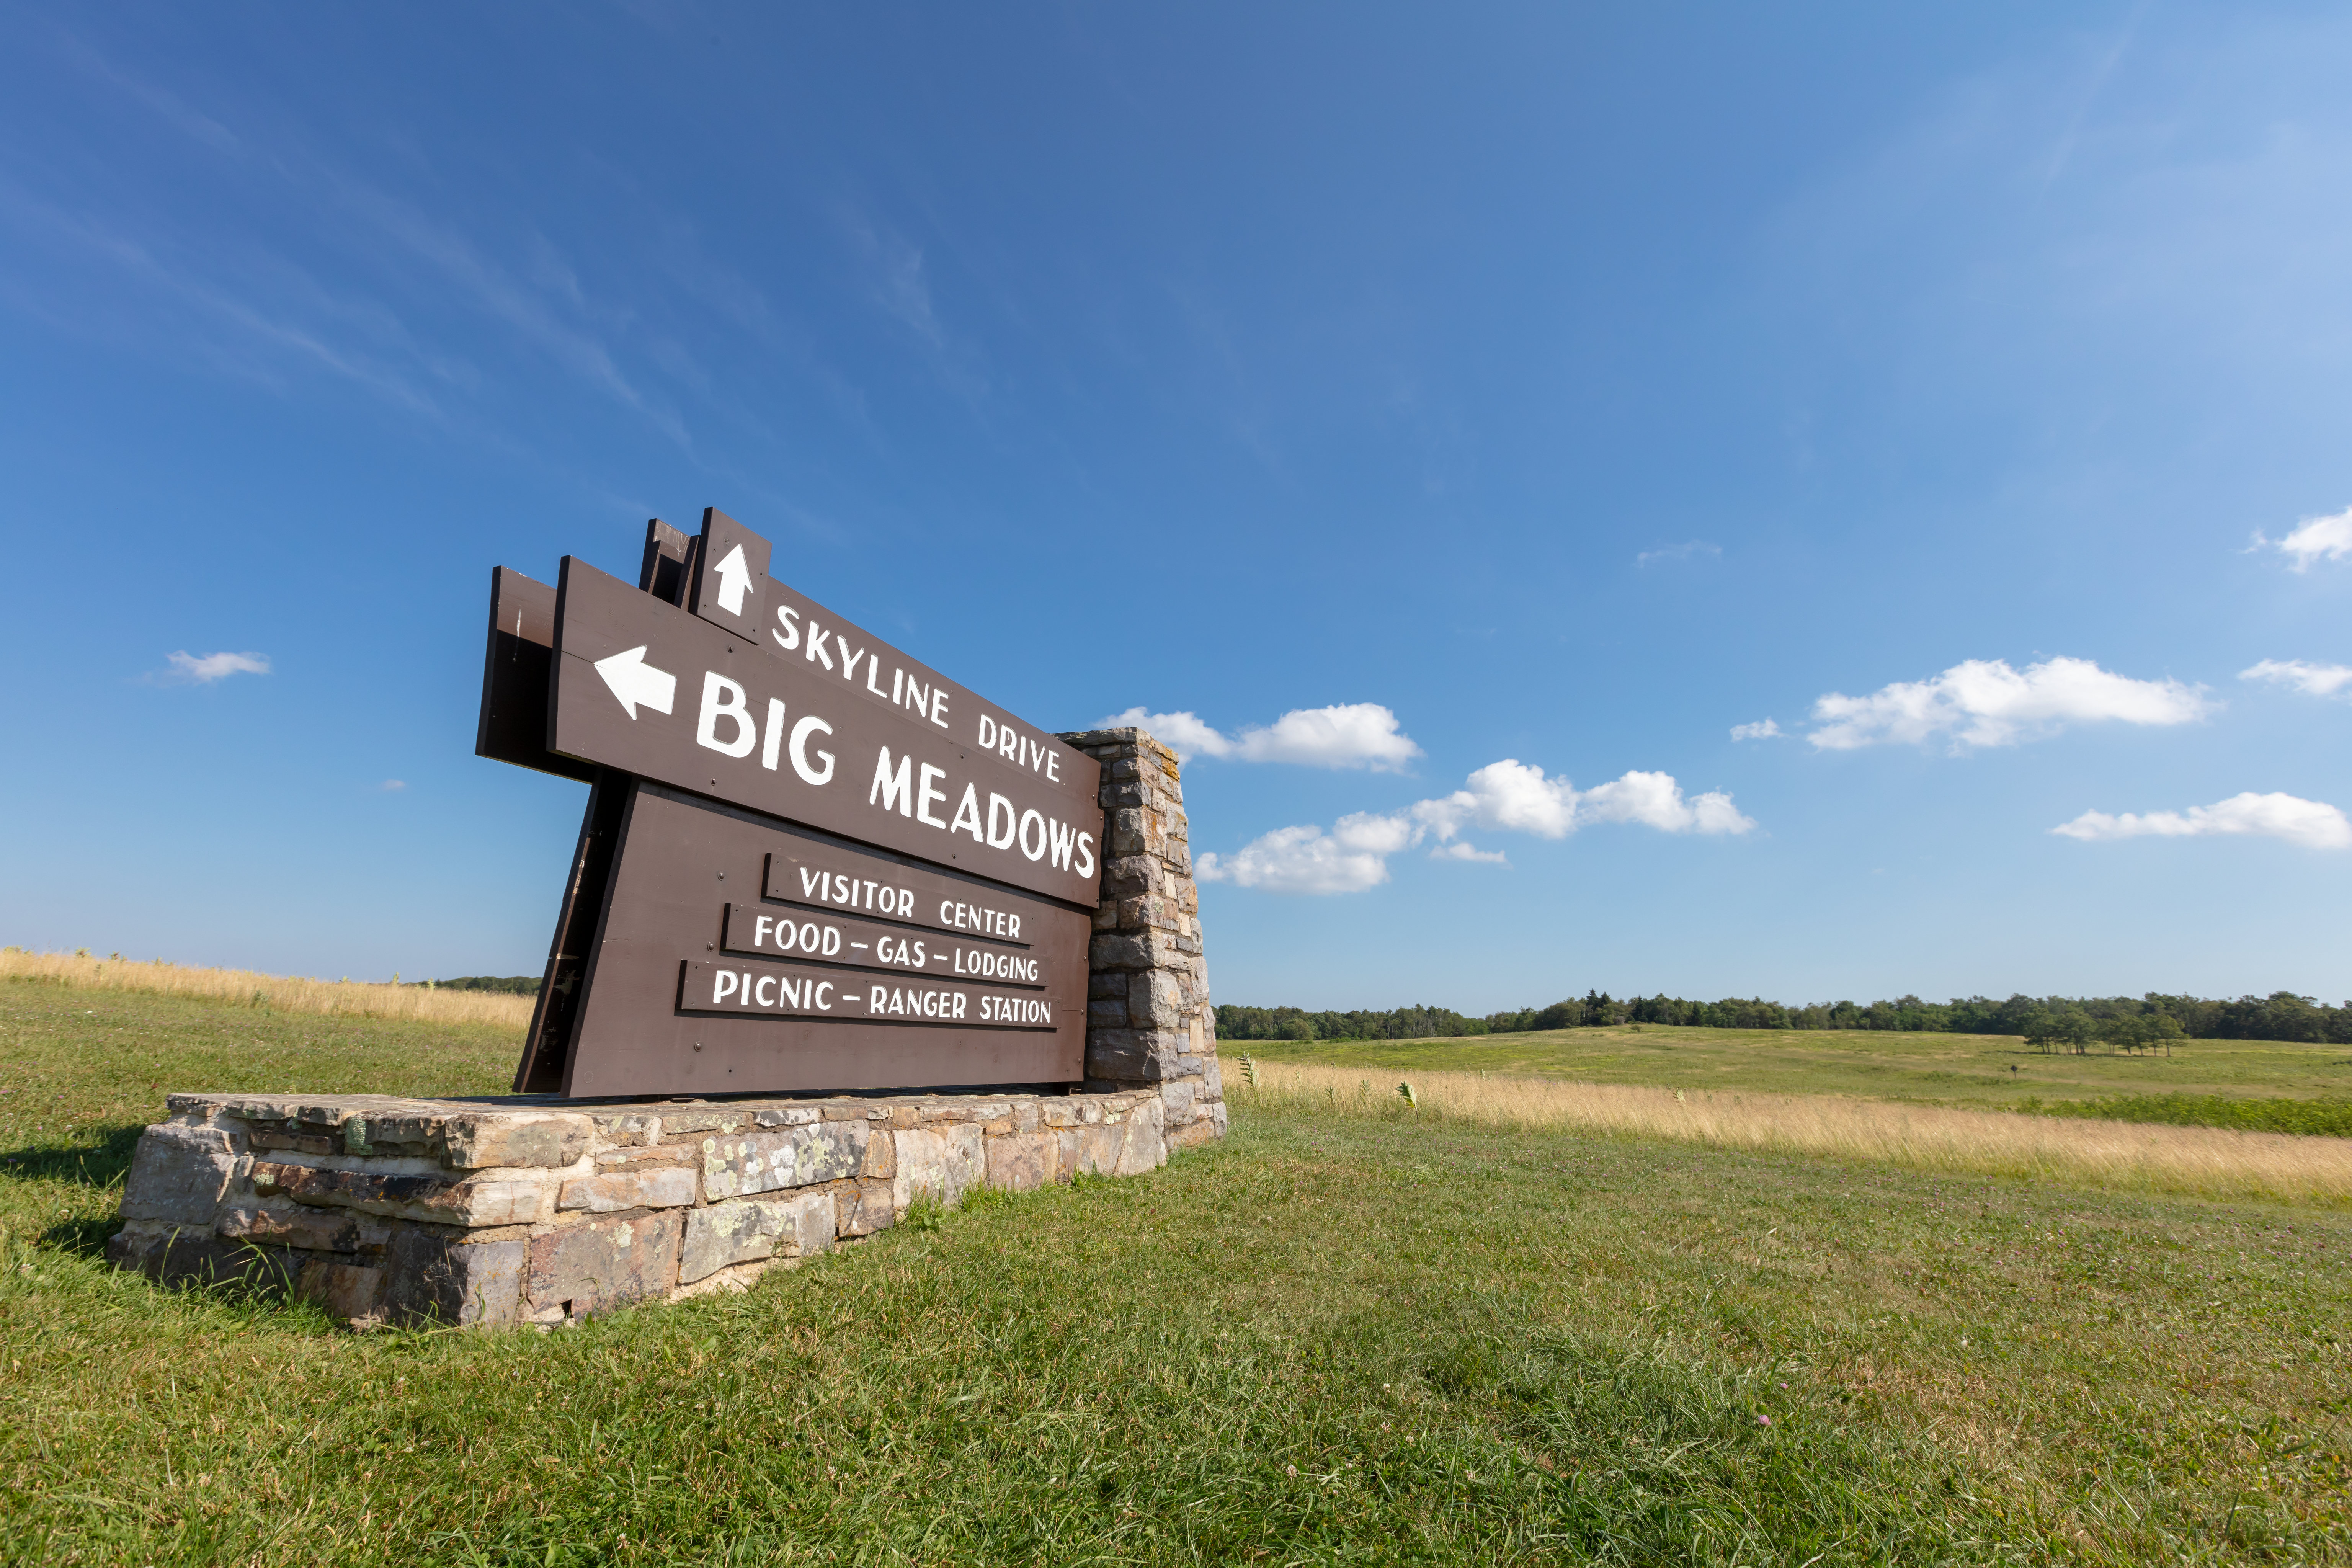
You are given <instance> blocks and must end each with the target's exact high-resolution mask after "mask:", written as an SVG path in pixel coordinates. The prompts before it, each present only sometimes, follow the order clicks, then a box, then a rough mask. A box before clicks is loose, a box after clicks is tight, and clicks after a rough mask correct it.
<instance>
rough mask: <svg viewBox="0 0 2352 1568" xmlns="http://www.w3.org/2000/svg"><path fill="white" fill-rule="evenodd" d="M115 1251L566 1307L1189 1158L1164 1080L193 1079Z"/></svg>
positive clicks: (443, 1295) (251, 1273)
mask: <svg viewBox="0 0 2352 1568" xmlns="http://www.w3.org/2000/svg"><path fill="white" fill-rule="evenodd" d="M169 1104H170V1110H171V1117H170V1120H168V1121H163V1122H159V1123H158V1124H156V1125H155V1126H152V1127H150V1128H148V1129H147V1131H146V1132H145V1133H144V1134H143V1135H142V1137H141V1138H140V1140H139V1148H138V1152H137V1153H136V1154H135V1155H134V1156H133V1158H132V1161H131V1175H130V1179H129V1181H128V1182H127V1183H126V1184H124V1187H123V1195H122V1216H123V1219H124V1221H125V1223H124V1225H123V1227H122V1229H121V1231H120V1232H118V1233H117V1234H116V1236H115V1237H114V1238H113V1239H112V1240H111V1241H110V1242H109V1243H108V1244H107V1256H108V1257H109V1258H110V1259H112V1260H113V1261H114V1262H115V1263H116V1264H118V1265H120V1266H121V1267H123V1268H138V1269H141V1270H142V1271H144V1272H146V1273H147V1274H150V1275H152V1276H153V1277H154V1278H156V1279H165V1280H173V1281H177V1280H191V1279H192V1280H200V1281H208V1282H218V1281H223V1280H227V1279H247V1280H250V1281H252V1282H254V1283H256V1284H257V1285H260V1286H264V1287H267V1288H273V1289H290V1290H292V1291H294V1292H296V1293H298V1294H299V1295H302V1296H305V1297H308V1298H310V1299H312V1300H318V1301H320V1302H321V1303H322V1304H323V1305H324V1306H325V1307H326V1308H327V1310H329V1311H330V1312H331V1313H333V1314H334V1315H335V1316H337V1317H339V1318H342V1319H344V1320H347V1321H350V1322H351V1323H352V1324H353V1326H355V1327H363V1326H367V1325H370V1324H374V1323H381V1322H401V1323H406V1322H426V1321H439V1322H451V1323H465V1324H483V1325H488V1324H499V1323H542V1324H554V1323H561V1322H563V1321H567V1320H570V1319H576V1318H581V1317H584V1316H586V1315H588V1314H589V1313H592V1312H595V1311H600V1310H606V1309H609V1308H612V1307H616V1306H622V1305H625V1304H627V1303H630V1302H634V1301H662V1300H681V1299H683V1298H685V1297H688V1296H696V1295H700V1294H702V1293H704V1292H706V1291H709V1290H719V1289H740V1288H741V1287H743V1286H745V1285H748V1284H750V1283H751V1281H752V1280H753V1279H757V1278H758V1277H759V1276H760V1274H761V1272H763V1271H764V1270H766V1269H769V1268H776V1267H786V1268H789V1267H792V1266H793V1265H794V1264H795V1263H797V1262H798V1261H799V1260H800V1259H802V1258H807V1257H810V1256H812V1255H814V1254H815V1253H820V1252H824V1251H827V1250H829V1249H830V1248H832V1247H835V1246H836V1245H837V1244H839V1243H841V1242H843V1241H846V1240H852V1239H855V1238H856V1237H863V1236H866V1235H870V1234H872V1233H873V1232H875V1231H877V1230H882V1229H885V1228H887V1227H888V1226H891V1225H893V1224H896V1223H897V1222H898V1220H900V1219H903V1218H904V1217H905V1216H906V1215H907V1212H908V1208H909V1207H910V1206H911V1205H914V1204H915V1203H916V1202H918V1201H919V1200H920V1199H923V1198H926V1197H929V1198H934V1199H937V1200H938V1201H939V1202H940V1203H942V1204H946V1205H952V1204H954V1203H955V1202H957V1201H958V1200H959V1199H961V1197H962V1195H963V1194H965V1193H966V1192H968V1191H970V1190H971V1189H972V1188H975V1187H982V1186H987V1187H995V1188H1001V1189H1003V1190H1005V1191H1008V1192H1023V1191H1027V1190H1030V1189H1033V1188H1036V1187H1042V1186H1044V1185H1045V1184H1047V1183H1049V1182H1067V1181H1069V1180H1070V1179H1071V1178H1073V1177H1074V1176H1076V1175H1078V1174H1081V1173H1100V1174H1103V1175H1115V1176H1130V1175H1138V1174H1140V1173H1143V1172H1146V1171H1150V1170H1154V1169H1157V1168H1158V1167H1159V1166H1160V1165H1161V1164H1163V1163H1166V1161H1167V1158H1168V1143H1169V1139H1168V1136H1167V1130H1166V1123H1165V1120H1164V1116H1163V1112H1162V1109H1161V1099H1160V1095H1159V1094H1158V1093H1156V1092H1153V1091H1151V1090H1149V1089H1125V1090H1118V1091H1115V1092H1109V1093H1080V1094H1071V1095H1059V1094H1045V1095H1039V1094H1008V1095H908V1096H899V1097H893V1098H889V1099H865V1098H860V1097H854V1096H836V1097H834V1098H830V1099H825V1100H782V1099H777V1100H726V1101H679V1100H665V1101H658V1102H648V1103H646V1104H642V1105H607V1104H598V1105H593V1106H582V1107H577V1108H573V1107H568V1106H566V1105H564V1104H562V1102H560V1101H540V1102H536V1103H534V1102H533V1101H531V1100H479V1101H466V1100H403V1099H398V1098H394V1097H391V1096H385V1095H345V1096H336V1097H326V1098H317V1097H308V1096H293V1095H226V1094H175V1095H173V1096H172V1097H171V1100H170V1102H169Z"/></svg>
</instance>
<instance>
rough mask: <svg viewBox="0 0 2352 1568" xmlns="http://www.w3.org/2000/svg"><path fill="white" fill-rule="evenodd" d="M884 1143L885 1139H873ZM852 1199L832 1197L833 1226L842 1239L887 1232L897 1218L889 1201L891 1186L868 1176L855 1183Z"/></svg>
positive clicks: (890, 1200) (838, 1196)
mask: <svg viewBox="0 0 2352 1568" xmlns="http://www.w3.org/2000/svg"><path fill="white" fill-rule="evenodd" d="M877 1142H887V1140H877ZM855 1185H856V1198H855V1200H854V1201H847V1202H845V1201H844V1194H841V1193H838V1192H836V1193H835V1194H834V1205H835V1209H834V1223H835V1225H836V1226H838V1227H839V1229H840V1232H841V1234H842V1235H844V1236H871V1235H873V1234H874V1233H875V1232H876V1231H877V1230H887V1229H889V1228H890V1226H891V1223H892V1222H893V1221H894V1220H896V1219H897V1218H898V1207H897V1205H896V1204H895V1203H894V1202H893V1198H892V1187H893V1185H894V1184H893V1183H891V1182H890V1181H888V1180H887V1179H881V1178H877V1177H872V1176H867V1177H865V1178H862V1179H861V1180H859V1181H858V1182H857V1183H856V1184H855Z"/></svg>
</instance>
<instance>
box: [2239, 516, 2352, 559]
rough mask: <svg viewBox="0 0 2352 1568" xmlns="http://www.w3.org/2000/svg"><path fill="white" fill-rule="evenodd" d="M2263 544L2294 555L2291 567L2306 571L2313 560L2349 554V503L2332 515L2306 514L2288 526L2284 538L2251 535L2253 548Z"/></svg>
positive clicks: (2351, 542)
mask: <svg viewBox="0 0 2352 1568" xmlns="http://www.w3.org/2000/svg"><path fill="white" fill-rule="evenodd" d="M2264 545H2268V546H2269V547H2270V548H2271V549H2273V550H2275V551H2277V552H2279V553H2280V554H2282V555H2292V556H2294V569H2295V570H2296V571H2298V572H2308V571H2310V570H2311V568H2312V564H2313V563H2315V562H2319V561H2341V560H2343V559H2344V558H2345V557H2346V556H2347V555H2352V507H2346V508H2345V509H2344V510H2342V511H2339V512H2337V513H2336V514H2335V515H2334V516H2332V517H2314V518H2306V519H2305V520H2304V521H2302V522H2300V523H2298V524H2296V525H2295V526H2294V528H2293V529H2291V530H2289V531H2288V532H2287V536H2286V537H2285V538H2284V539H2268V538H2265V537H2263V535H2262V534H2259V533H2257V534H2255V535H2254V548H2255V549H2257V550H2259V549H2261V548H2263V546H2264Z"/></svg>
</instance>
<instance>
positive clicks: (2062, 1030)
mask: <svg viewBox="0 0 2352 1568" xmlns="http://www.w3.org/2000/svg"><path fill="white" fill-rule="evenodd" d="M1608 1024H1685V1025H1696V1026H1702V1027H1706V1028H1713V1029H1887V1030H1896V1031H1902V1032H1906V1033H1927V1034H1951V1035H2016V1036H2020V1037H2022V1038H2024V1039H2025V1040H2026V1041H2027V1042H2028V1043H2029V1044H2031V1045H2032V1046H2034V1047H2036V1048H2038V1049H2042V1050H2049V1051H2082V1050H2087V1049H2089V1048H2090V1047H2091V1046H2092V1045H2093V1044H2102V1045H2106V1046H2109V1047H2114V1048H2116V1049H2121V1050H2135V1051H2136V1050H2141V1049H2163V1048H2166V1047H2167V1046H2168V1043H2169V1042H2171V1041H2173V1040H2179V1039H2198V1040H2293V1041H2301V1042H2306V1043H2310V1044H2331V1043H2332V1044H2337V1045H2352V1001H2347V1002H2346V1003H2345V1004H2344V1005H2341V1006H2336V1007H2329V1006H2324V1005H2321V1004H2320V1003H2319V1002H2317V1001H2316V1000H2315V999H2314V998H2312V997H2309V996H2298V995H2296V994H2294V993H2293V992H2291V991H2274V992H2273V993H2271V994H2269V995H2268V996H2241V997H2239V998H2238V999H2237V1000H2236V1001H2234V1002H2230V1001H2211V1000H2208V999H2207V998H2204V997H2201V996H2170V995H2166V994H2163V993H2161V992H2156V991H2151V992H2149V993H2148V994H2146V995H2145V996H2081V997H2077V996H2025V995H2015V996H2011V997H2010V998H2008V999H2007V1000H2006V1001H2000V1002H1996V1001H1994V1000H1993V999H1992V998H1991V997H1990V996H1969V997H1960V998H1955V999H1954V1000H1952V1001H1949V1002H1923V1001H1921V1000H1920V999H1919V998H1918V997H1916V996H1899V997H1897V998H1895V1000H1894V1001H1892V1002H1873V1003H1871V1004H1869V1005H1867V1006H1864V1005H1857V1004H1855V1003H1853V1002H1816V1003H1812V1004H1811V1005H1806V1006H1801V1007H1791V1006H1788V1005H1784V1004H1782V1003H1779V1002H1767V1001H1765V1000H1764V999H1763V998H1761V997H1757V996H1748V997H1739V996H1727V997H1725V998H1724V999H1723V1000H1721V1001H1719V1002H1695V1001H1687V1000H1685V999H1684V998H1682V997H1680V996H1668V995H1665V994H1663V993H1662V994H1658V995H1656V996H1633V997H1627V998H1624V999H1622V1000H1620V999H1619V998H1616V997H1613V996H1611V995H1610V994H1608V993H1607V992H1605V991H1588V992H1586V993H1585V994H1584V995H1583V997H1582V998H1581V999H1576V998H1571V999H1570V1000H1568V1001H1565V1002H1555V1003H1553V1004H1552V1005H1550V1006H1549V1007H1525V1008H1520V1009H1518V1010H1517V1011H1515V1012H1511V1011H1507V1012H1501V1013H1489V1014H1487V1015H1486V1016H1485V1017H1483V1018H1474V1017H1470V1016H1467V1015H1465V1014H1461V1013H1456V1012H1454V1010H1453V1009H1452V1008H1450V1007H1431V1006H1427V1005H1423V1006H1415V1007H1399V1008H1396V1009H1395V1010H1393V1011H1391V1012H1386V1013H1382V1012H1377V1011H1370V1012H1367V1011H1358V1012H1348V1013H1310V1012H1308V1011H1307V1010H1306V1009H1304V1008H1300V1007H1244V1006H1238V1005H1224V1006H1221V1007H1219V1008H1218V1009H1217V1037H1219V1038H1220V1039H1225V1040H1406V1039H1419V1038H1423V1037H1431V1036H1455V1035H1507V1034H1521V1033H1525V1032H1527V1031H1529V1030H1533V1029H1577V1028H1584V1027H1587V1026H1594V1025H1608Z"/></svg>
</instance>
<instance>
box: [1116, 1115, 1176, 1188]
mask: <svg viewBox="0 0 2352 1568" xmlns="http://www.w3.org/2000/svg"><path fill="white" fill-rule="evenodd" d="M1118 1129H1119V1131H1120V1132H1121V1133H1122V1134H1124V1136H1123V1137H1122V1138H1121V1139H1120V1141H1119V1150H1118V1164H1117V1165H1116V1166H1115V1167H1113V1168H1112V1171H1111V1174H1112V1175H1114V1176H1139V1175H1141V1174H1143V1173H1145V1172H1146V1171H1155V1170H1158V1169H1159V1168H1160V1166H1162V1165H1164V1164H1166V1163H1168V1142H1167V1136H1166V1122H1165V1121H1164V1120H1163V1113H1162V1111H1161V1109H1160V1098H1159V1096H1157V1095H1153V1096H1151V1097H1150V1098H1149V1099H1147V1100H1142V1101H1141V1102H1140V1103H1139V1104H1138V1105H1137V1106H1136V1107H1135V1109H1134V1110H1130V1111H1129V1112H1128V1113H1127V1120H1126V1121H1122V1122H1120V1123H1119V1124H1118Z"/></svg>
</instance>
